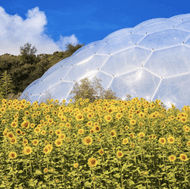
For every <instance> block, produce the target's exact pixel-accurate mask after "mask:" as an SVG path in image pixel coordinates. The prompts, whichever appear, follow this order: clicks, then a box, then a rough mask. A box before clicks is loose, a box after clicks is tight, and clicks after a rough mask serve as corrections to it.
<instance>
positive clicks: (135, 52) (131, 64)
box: [101, 47, 151, 76]
mask: <svg viewBox="0 0 190 189" xmlns="http://www.w3.org/2000/svg"><path fill="white" fill-rule="evenodd" d="M150 53H151V51H148V50H145V49H142V48H139V47H135V48H131V49H128V50H125V51H122V52H120V53H117V54H114V55H112V56H110V58H109V59H108V60H107V62H106V63H105V64H104V65H103V67H102V69H101V70H103V71H105V72H108V73H111V74H113V75H118V76H119V75H121V74H124V73H126V72H129V71H131V70H133V69H135V68H137V67H139V66H141V64H142V63H143V61H145V60H146V58H147V57H148V55H149V54H150Z"/></svg>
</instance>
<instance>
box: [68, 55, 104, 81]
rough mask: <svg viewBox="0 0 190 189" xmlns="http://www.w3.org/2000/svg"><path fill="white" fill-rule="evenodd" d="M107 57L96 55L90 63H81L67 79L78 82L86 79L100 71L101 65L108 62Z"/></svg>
mask: <svg viewBox="0 0 190 189" xmlns="http://www.w3.org/2000/svg"><path fill="white" fill-rule="evenodd" d="M107 58H108V56H106V55H95V56H94V57H93V58H91V59H89V60H88V61H83V62H79V63H78V64H76V65H75V66H74V67H73V68H72V69H71V70H70V72H69V73H68V74H67V76H66V77H65V80H68V81H78V80H81V78H84V77H86V76H87V75H89V74H90V73H92V72H93V73H94V71H95V72H97V71H98V69H99V68H100V67H101V65H102V64H103V63H104V62H105V61H106V60H107Z"/></svg>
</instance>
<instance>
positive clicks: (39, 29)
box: [0, 7, 78, 55]
mask: <svg viewBox="0 0 190 189" xmlns="http://www.w3.org/2000/svg"><path fill="white" fill-rule="evenodd" d="M46 24H47V19H46V15H45V13H44V12H42V11H40V10H39V8H38V7H35V8H33V9H31V10H28V12H27V14H26V19H23V18H22V17H21V16H19V15H9V14H7V13H6V12H5V10H4V9H3V8H2V7H0V55H1V54H5V53H9V54H14V55H18V54H19V53H20V47H21V46H23V45H24V44H25V43H27V42H29V43H31V44H32V45H34V46H35V47H36V48H37V50H38V51H37V53H38V54H40V53H53V52H55V51H61V50H65V49H66V45H67V44H68V43H71V44H73V45H75V44H77V43H78V39H77V38H76V36H75V35H74V34H73V35H71V36H65V37H63V36H60V39H59V41H54V40H53V39H52V38H50V37H49V36H48V35H47V34H45V25H46Z"/></svg>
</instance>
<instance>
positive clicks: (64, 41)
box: [58, 34, 79, 50]
mask: <svg viewBox="0 0 190 189" xmlns="http://www.w3.org/2000/svg"><path fill="white" fill-rule="evenodd" d="M78 43H79V41H78V39H77V38H76V36H75V35H74V34H73V35H71V36H66V37H63V36H61V37H60V40H59V42H58V45H59V46H60V48H61V49H63V50H66V47H67V45H68V44H72V45H76V44H78Z"/></svg>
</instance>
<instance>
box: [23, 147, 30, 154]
mask: <svg viewBox="0 0 190 189" xmlns="http://www.w3.org/2000/svg"><path fill="white" fill-rule="evenodd" d="M23 153H24V154H25V155H29V154H31V153H32V148H31V147H30V146H25V147H24V150H23Z"/></svg>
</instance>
